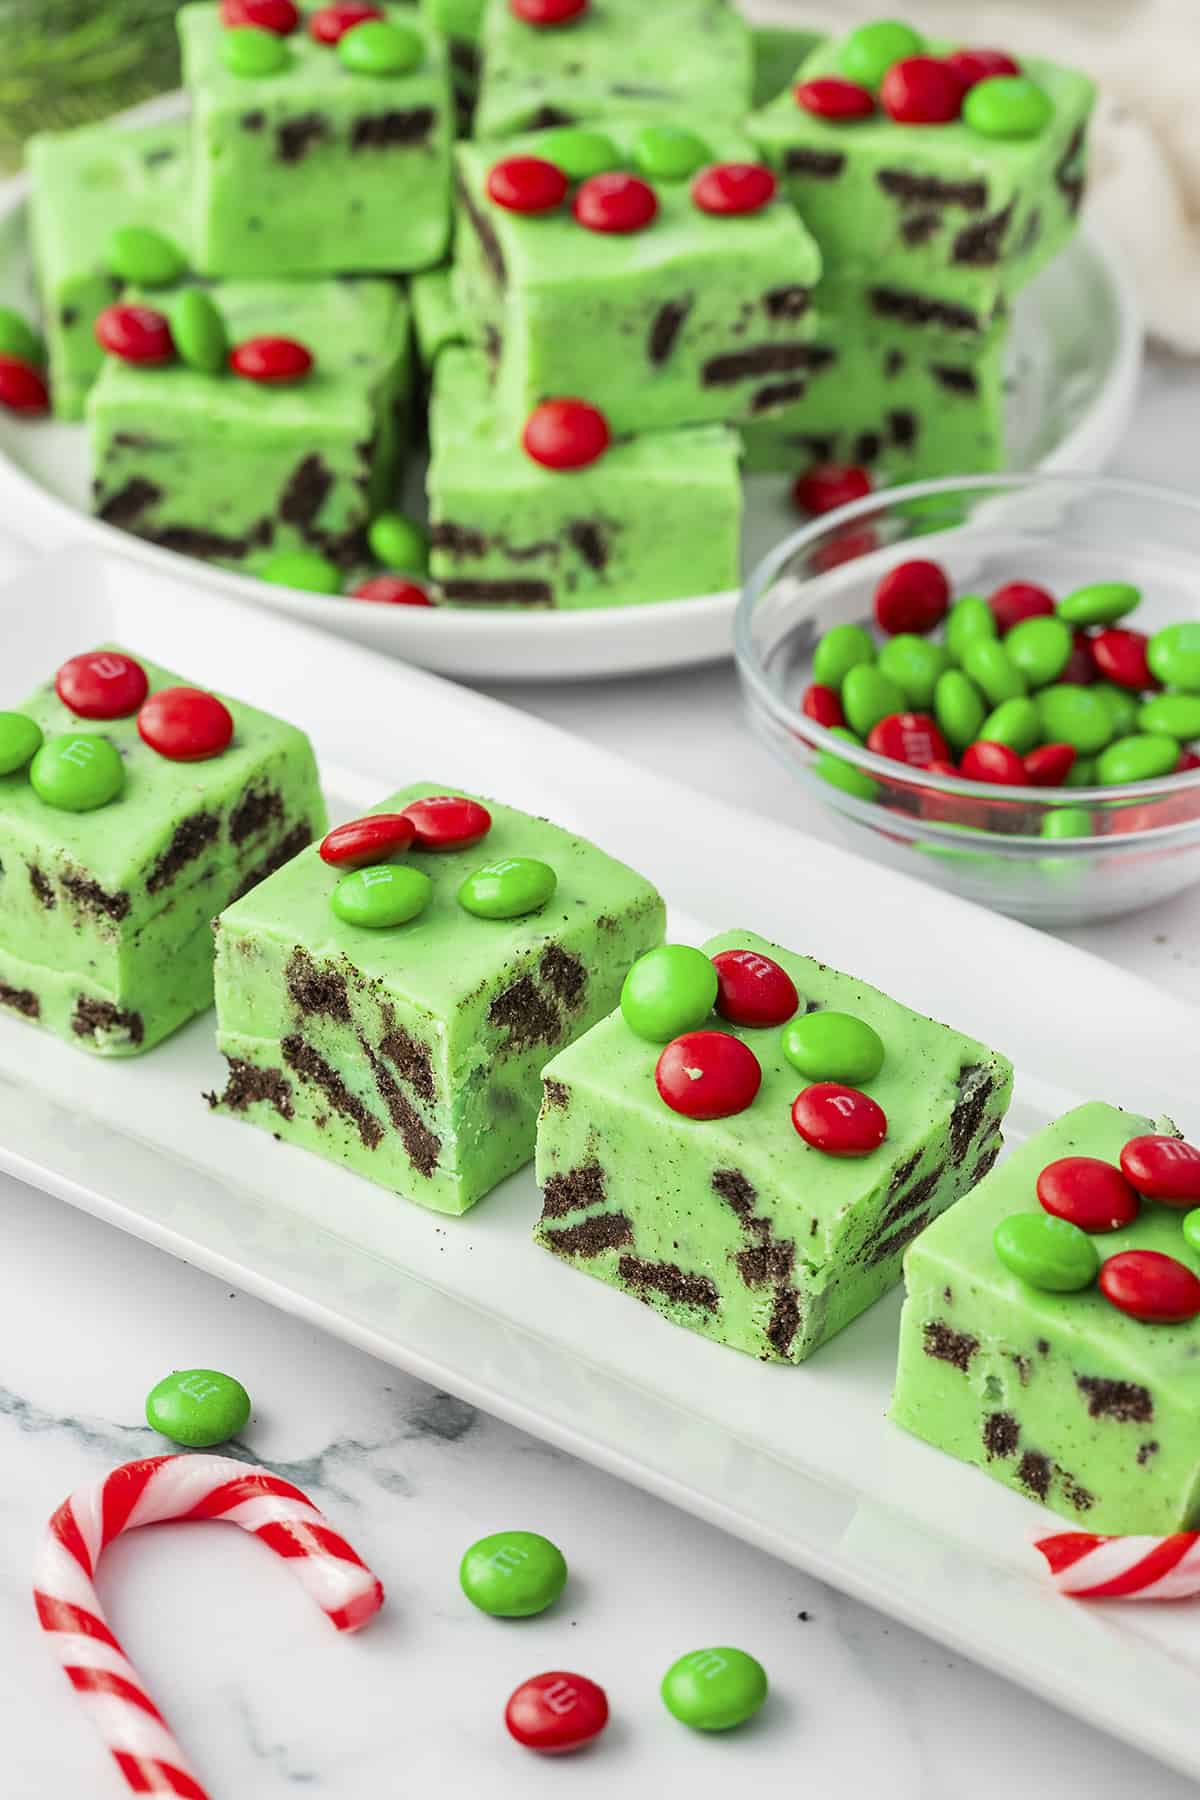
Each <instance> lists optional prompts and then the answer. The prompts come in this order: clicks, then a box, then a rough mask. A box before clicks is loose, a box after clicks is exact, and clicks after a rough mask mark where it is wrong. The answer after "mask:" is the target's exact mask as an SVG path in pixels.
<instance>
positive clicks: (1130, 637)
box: [1092, 625, 1158, 692]
mask: <svg viewBox="0 0 1200 1800" xmlns="http://www.w3.org/2000/svg"><path fill="white" fill-rule="evenodd" d="M1149 642H1150V639H1149V638H1148V637H1147V636H1146V633H1145V632H1144V631H1132V630H1130V629H1129V627H1128V626H1124V625H1110V626H1109V627H1108V629H1107V631H1098V632H1097V633H1096V635H1095V637H1094V638H1093V639H1092V658H1093V661H1094V662H1095V664H1096V667H1097V668H1098V669H1099V671H1100V673H1101V674H1102V675H1103V676H1104V679H1105V680H1106V681H1115V682H1116V684H1117V686H1118V687H1123V688H1133V689H1136V690H1137V691H1139V692H1140V691H1141V690H1142V689H1144V688H1156V687H1157V686H1158V682H1157V681H1156V680H1155V678H1154V676H1153V675H1152V674H1151V672H1150V665H1149V663H1148V662H1147V661H1146V647H1147V645H1148V644H1149Z"/></svg>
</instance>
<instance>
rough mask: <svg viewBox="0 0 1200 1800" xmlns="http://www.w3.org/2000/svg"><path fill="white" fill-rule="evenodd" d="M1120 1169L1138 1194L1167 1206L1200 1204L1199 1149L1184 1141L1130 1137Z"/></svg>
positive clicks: (1154, 1137) (1168, 1138)
mask: <svg viewBox="0 0 1200 1800" xmlns="http://www.w3.org/2000/svg"><path fill="white" fill-rule="evenodd" d="M1121 1168H1122V1171H1123V1172H1124V1174H1125V1176H1126V1179H1127V1180H1129V1181H1131V1182H1132V1183H1133V1185H1134V1187H1135V1188H1136V1189H1137V1191H1138V1193H1139V1194H1145V1195H1146V1196H1147V1197H1148V1198H1149V1199H1151V1200H1161V1201H1162V1202H1163V1203H1164V1204H1165V1205H1167V1206H1198V1205H1200V1150H1198V1149H1197V1148H1196V1146H1195V1145H1194V1144H1185V1143H1184V1141H1183V1139H1182V1138H1174V1137H1166V1136H1158V1135H1149V1136H1146V1137H1136V1138H1131V1139H1130V1141H1129V1143H1127V1144H1126V1146H1125V1148H1124V1149H1123V1150H1122V1152H1121Z"/></svg>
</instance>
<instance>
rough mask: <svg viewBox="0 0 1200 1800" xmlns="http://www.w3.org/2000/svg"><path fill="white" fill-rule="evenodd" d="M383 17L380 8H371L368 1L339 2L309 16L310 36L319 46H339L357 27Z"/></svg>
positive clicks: (341, 0) (342, 0) (345, 0)
mask: <svg viewBox="0 0 1200 1800" xmlns="http://www.w3.org/2000/svg"><path fill="white" fill-rule="evenodd" d="M383 16H384V15H383V13H382V11H381V10H380V8H379V7H378V6H371V5H370V4H369V3H368V0H338V3H337V4H335V5H333V6H322V7H320V8H319V9H318V10H317V11H316V12H315V13H311V14H310V15H309V20H308V29H309V34H310V35H311V36H312V37H314V38H316V40H317V42H318V44H337V43H340V42H341V40H342V38H344V37H345V35H346V33H347V32H348V31H352V30H353V29H354V27H355V26H356V25H365V24H366V22H367V20H368V19H382V18H383Z"/></svg>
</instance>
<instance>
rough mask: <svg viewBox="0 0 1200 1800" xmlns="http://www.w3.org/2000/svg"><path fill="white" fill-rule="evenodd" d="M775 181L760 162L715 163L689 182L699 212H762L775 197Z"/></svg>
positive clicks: (768, 170)
mask: <svg viewBox="0 0 1200 1800" xmlns="http://www.w3.org/2000/svg"><path fill="white" fill-rule="evenodd" d="M775 188H776V182H775V177H774V176H773V175H772V173H771V171H770V169H767V168H764V167H763V165H762V163H739V162H730V163H714V164H713V166H712V168H711V169H702V170H701V171H700V173H699V175H697V177H696V179H695V181H693V183H692V199H693V201H694V202H695V204H696V205H697V206H698V207H699V208H700V211H701V212H706V213H718V214H721V213H723V214H727V215H728V214H733V213H752V212H761V211H762V209H763V207H764V206H769V205H770V203H771V201H772V200H773V199H774V198H775Z"/></svg>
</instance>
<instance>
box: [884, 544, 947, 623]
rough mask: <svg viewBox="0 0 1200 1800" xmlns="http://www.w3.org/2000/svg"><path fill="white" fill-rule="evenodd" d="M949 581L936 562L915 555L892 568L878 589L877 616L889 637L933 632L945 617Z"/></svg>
mask: <svg viewBox="0 0 1200 1800" xmlns="http://www.w3.org/2000/svg"><path fill="white" fill-rule="evenodd" d="M949 604H950V583H949V582H948V581H947V579H946V574H945V571H944V570H943V569H941V568H939V567H938V565H937V563H935V562H926V561H924V560H923V559H922V558H920V557H917V558H914V560H913V561H912V562H902V563H897V564H896V567H895V568H894V569H889V570H888V572H887V574H886V575H885V576H884V577H883V579H882V581H881V582H880V583H879V586H878V587H877V588H876V589H875V619H876V623H877V624H878V626H879V629H880V630H881V631H886V632H887V633H888V636H889V637H892V636H895V635H896V633H897V632H901V631H915V632H918V633H920V632H925V631H932V630H933V628H934V626H935V625H937V624H939V623H940V622H941V620H942V619H944V618H945V616H946V608H947V607H948V606H949Z"/></svg>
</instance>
